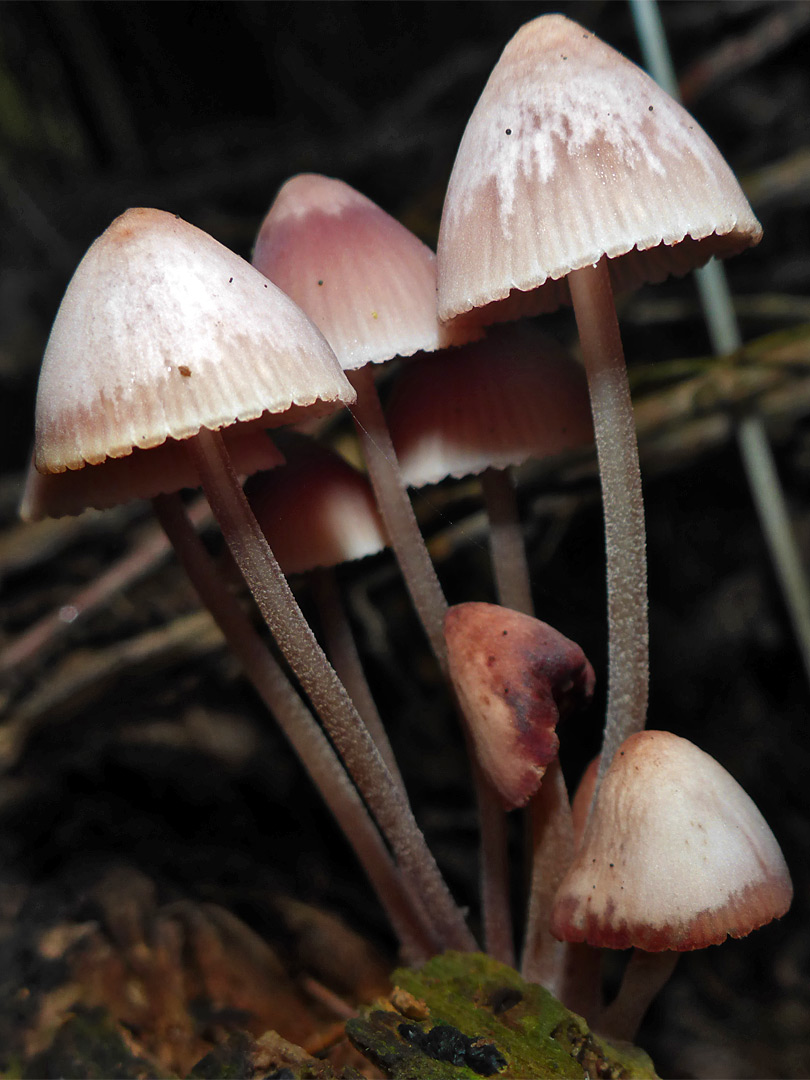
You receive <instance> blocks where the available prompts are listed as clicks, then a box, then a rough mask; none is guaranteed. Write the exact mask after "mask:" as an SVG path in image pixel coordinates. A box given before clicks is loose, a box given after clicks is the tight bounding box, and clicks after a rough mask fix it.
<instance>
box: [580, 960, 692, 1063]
mask: <svg viewBox="0 0 810 1080" xmlns="http://www.w3.org/2000/svg"><path fill="white" fill-rule="evenodd" d="M680 955H681V954H680V953H678V952H657V953H648V952H642V951H641V949H633V955H632V956H631V957H630V960H629V962H628V964H627V967H626V969H625V972H624V978H623V979H622V985H621V987H620V988H619V992H618V994H617V995H616V997H615V999H614V1000H613V1001H612V1002H611V1003H610V1005H608V1007H607V1008H606V1009H605V1011H604V1012H603V1013H602V1015H601V1017H600V1019H599V1031H600V1032H601V1033H604V1034H605V1035H610V1036H612V1037H613V1038H614V1039H626V1040H627V1042H632V1041H633V1040H634V1039H635V1037H636V1033H637V1031H638V1029H639V1025H640V1024H641V1021H642V1020H643V1019H644V1014H645V1013H646V1011H647V1009H649V1007H650V1005H651V1004H652V1002H653V1000H654V998H655V997H656V996H657V995H658V993H659V992H660V991H661V990H662V989H663V988H664V986H666V984H667V982H668V981H669V978H670V976H671V975H672V972H673V971H674V970H675V965H676V964H677V962H678V957H679V956H680Z"/></svg>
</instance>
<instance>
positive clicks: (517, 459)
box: [386, 325, 593, 615]
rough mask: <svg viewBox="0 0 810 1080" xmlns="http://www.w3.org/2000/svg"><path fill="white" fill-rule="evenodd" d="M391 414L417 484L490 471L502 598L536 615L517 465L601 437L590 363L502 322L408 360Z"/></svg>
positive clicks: (488, 498)
mask: <svg viewBox="0 0 810 1080" xmlns="http://www.w3.org/2000/svg"><path fill="white" fill-rule="evenodd" d="M386 414H387V418H388V427H389V429H390V431H391V441H392V443H393V445H394V449H395V450H396V454H397V457H398V458H399V463H400V468H401V470H402V475H403V477H404V478H405V480H406V482H407V483H408V484H409V486H411V487H417V488H418V487H423V486H425V485H427V484H436V483H439V482H440V481H441V480H444V479H446V478H448V477H453V478H455V479H460V478H461V477H464V476H480V477H481V486H482V490H483V494H484V503H485V506H486V509H487V515H488V517H489V524H490V528H489V534H490V548H491V555H492V563H493V568H494V573H495V581H496V584H497V593H498V601H499V602H500V603H501V604H503V605H504V607H507V608H511V609H512V610H514V611H522V612H524V613H525V614H527V615H531V614H533V611H534V608H533V604H532V597H531V585H530V580H529V568H528V563H527V559H526V549H525V545H524V543H523V538H522V534H521V527H520V519H519V516H518V510H517V500H516V497H515V490H514V484H513V480H512V467H513V466H516V465H520V464H522V463H523V462H525V461H527V460H528V459H529V458H546V459H551V458H554V457H556V456H558V455H560V454H563V453H564V452H565V451H567V450H573V449H575V448H578V447H581V446H584V445H586V444H588V443H592V442H593V424H592V423H591V416H590V408H589V405H588V388H587V383H586V380H585V374H584V372H583V370H582V367H581V366H580V365H579V364H577V362H576V361H575V360H574V359H573V358H572V357H571V356H570V355H569V354H568V353H567V352H566V350H565V349H563V348H562V347H561V346H560V345H559V344H558V343H557V342H556V341H554V339H553V338H550V337H548V336H547V335H545V334H542V333H540V332H539V331H536V330H534V328H533V327H529V326H525V325H524V326H519V327H518V326H512V327H502V328H500V327H499V328H498V329H497V330H494V331H492V332H491V333H490V334H489V336H488V337H487V338H485V339H484V340H483V341H477V342H474V343H473V344H470V345H462V346H461V348H458V349H450V350H445V351H443V352H442V353H440V354H438V355H437V356H435V357H433V356H425V357H419V358H418V359H416V360H413V361H411V363H409V364H407V365H406V366H405V367H404V368H403V370H402V371H401V372H400V373H399V375H398V378H397V381H396V384H395V387H394V391H393V393H392V395H391V400H390V402H389V406H388V409H387V410H386Z"/></svg>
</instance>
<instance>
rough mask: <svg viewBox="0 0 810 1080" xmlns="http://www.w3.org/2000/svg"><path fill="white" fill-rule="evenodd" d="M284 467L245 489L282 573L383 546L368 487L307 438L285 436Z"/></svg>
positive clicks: (330, 563)
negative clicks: (285, 461)
mask: <svg viewBox="0 0 810 1080" xmlns="http://www.w3.org/2000/svg"><path fill="white" fill-rule="evenodd" d="M283 447H284V454H285V457H286V459H287V463H286V464H285V465H283V466H282V467H281V468H279V469H273V471H272V472H267V473H265V472H262V473H259V474H258V475H254V476H252V477H251V479H250V480H249V481H248V483H247V485H246V487H245V494H246V495H247V497H248V500H249V502H250V505H251V508H252V509H253V513H254V514H255V515H256V520H257V521H258V522H259V525H260V526H261V528H262V531H263V532H264V534H265V536H266V537H267V540H268V543H269V544H270V547H271V548H272V549H273V554H274V555H275V556H276V558H277V559H278V561H279V564H280V566H281V569H282V570H283V571H284V573H285V574H301V573H305V572H306V571H307V570H312V569H314V568H315V567H318V566H337V565H338V564H339V563H342V562H350V561H353V560H355V559H364V558H365V557H366V556H368V555H376V554H377V552H379V551H382V550H383V548H385V547H386V545H387V543H388V541H387V540H386V537H385V532H384V529H383V524H382V521H381V520H380V515H379V512H378V510H377V505H376V503H375V502H374V495H373V493H372V490H371V484H370V483H369V482H368V480H367V479H366V477H365V476H364V475H363V473H361V472H359V471H358V470H357V469H355V468H353V467H352V466H351V465H350V464H349V463H348V462H347V461H346V460H345V459H344V458H342V457H341V456H340V455H339V454H336V453H335V452H334V451H333V450H329V449H327V448H326V447H324V446H321V445H320V444H318V443H316V442H313V441H312V440H311V439H305V438H303V437H302V436H298V437H297V438H295V439H293V438H290V437H287V438H285V439H284V442H283Z"/></svg>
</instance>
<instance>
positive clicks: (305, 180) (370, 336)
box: [253, 174, 470, 668]
mask: <svg viewBox="0 0 810 1080" xmlns="http://www.w3.org/2000/svg"><path fill="white" fill-rule="evenodd" d="M253 263H254V265H255V266H256V267H258V269H259V270H261V272H262V273H263V274H266V275H267V277H268V278H269V279H270V280H271V281H274V282H275V283H276V284H277V285H278V286H279V287H280V288H282V289H283V290H284V292H286V293H287V295H288V296H291V297H292V298H293V300H295V302H296V303H297V304H299V305H300V307H301V308H302V310H303V311H305V312H306V313H307V315H309V317H310V318H311V319H312V321H313V322H314V323H315V325H316V326H317V327H318V328H319V329H320V330H321V332H322V333H323V335H324V337H325V338H326V340H327V341H328V342H329V344H330V345H331V346H332V348H333V349H334V351H335V354H336V355H337V357H338V360H339V361H340V363H341V365H342V366H343V368H344V370H345V371H347V372H349V375H350V379H351V382H352V385H353V386H354V388H355V389H356V391H357V401H356V403H355V405H354V407H353V410H352V415H353V417H354V420H355V425H356V428H357V433H358V437H359V439H360V443H361V445H362V448H363V454H364V456H365V459H366V464H367V466H368V471H369V477H370V479H371V483H372V486H373V488H374V493H375V495H376V498H377V503H378V505H379V507H380V513H381V514H382V518H383V521H384V522H385V526H386V529H387V532H388V535H389V536H390V538H391V544H392V547H393V549H394V552H395V554H396V557H397V561H398V562H399V565H400V567H401V569H402V573H403V576H404V579H405V583H406V585H407V587H408V589H409V591H410V593H411V597H412V599H413V602H414V606H415V608H416V611H417V613H418V615H419V618H420V620H421V622H422V625H423V626H424V629H425V632H426V634H427V637H428V640H429V641H430V644H431V648H432V649H433V652H434V654H435V655H436V658H437V659H438V661H439V663H440V665H441V666H442V668H444V667H445V655H444V638H443V636H442V620H443V619H444V613H445V611H446V609H447V602H446V601H445V598H444V594H443V592H442V589H441V586H440V584H439V581H438V578H437V577H436V572H435V570H434V568H433V564H432V562H431V560H430V556H429V555H428V552H427V549H426V548H425V544H424V541H423V539H422V534H421V533H420V531H419V526H418V524H417V522H416V518H415V517H414V513H413V507H412V506H411V502H410V499H409V498H408V493H407V490H406V487H405V483H404V481H403V479H402V477H401V474H400V470H399V466H398V463H397V459H396V454H395V453H394V449H393V446H392V445H391V439H390V436H389V434H388V428H387V425H386V423H385V417H384V415H383V412H382V408H381V407H380V401H379V397H378V395H377V390H376V387H375V385H374V373H373V367H374V365H378V364H381V363H384V362H385V361H387V360H391V359H392V358H393V357H395V356H412V355H413V354H414V353H415V352H417V351H418V350H423V351H433V350H435V349H439V348H442V347H443V346H445V345H450V344H457V343H459V342H461V341H466V340H468V339H469V337H470V333H469V332H465V329H464V326H463V325H460V326H458V327H455V328H453V329H443V328H442V326H441V325H440V323H439V321H438V317H437V315H436V266H435V263H436V257H435V255H434V254H433V252H432V251H431V250H430V249H429V248H428V247H427V246H426V245H425V244H423V243H422V242H421V240H419V239H418V238H417V237H416V236H414V235H413V233H411V232H410V231H409V230H408V229H406V228H405V226H404V225H401V224H400V223H399V222H398V221H396V220H395V219H394V218H393V217H391V215H390V214H387V213H385V211H384V210H382V209H381V208H380V207H379V206H377V205H375V203H373V202H372V201H371V200H370V199H367V198H366V197H365V195H361V194H360V192H359V191H355V190H354V188H352V187H350V186H349V185H348V184H345V183H344V182H343V181H342V180H335V179H332V178H330V177H326V176H318V175H315V174H303V175H300V176H294V177H292V178H291V179H290V180H288V181H287V182H286V183H285V184H284V185H283V187H282V188H281V190H280V191H279V193H278V195H277V196H276V198H275V201H274V202H273V205H272V206H271V207H270V210H269V211H268V213H267V216H266V218H265V220H264V223H263V224H262V227H261V229H260V230H259V235H258V237H257V240H256V247H255V250H254V253H253Z"/></svg>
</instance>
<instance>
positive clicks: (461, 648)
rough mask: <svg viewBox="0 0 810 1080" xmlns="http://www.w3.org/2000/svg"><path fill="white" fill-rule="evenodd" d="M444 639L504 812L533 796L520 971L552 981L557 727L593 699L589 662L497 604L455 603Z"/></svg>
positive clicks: (561, 862) (563, 830) (565, 821)
mask: <svg viewBox="0 0 810 1080" xmlns="http://www.w3.org/2000/svg"><path fill="white" fill-rule="evenodd" d="M445 637H446V639H447V655H448V661H449V666H450V676H451V678H452V681H453V686H454V687H455V690H456V694H457V695H458V698H459V700H460V702H461V706H462V714H463V715H464V717H465V718H466V720H467V723H468V726H469V734H470V737H471V740H472V742H473V744H474V746H475V752H476V753H475V757H476V759H477V761H478V763H479V765H480V767H481V769H482V770H483V772H484V774H485V776H486V778H487V779H488V781H489V782H490V783H491V784H492V785H493V786H494V788H495V790H496V791H497V792H498V794H499V796H500V798H501V800H502V802H503V805H504V807H505V808H506V809H507V810H514V809H516V808H518V807H521V806H526V805H527V803H529V802H530V801H531V815H532V827H533V833H534V835H533V859H532V882H531V893H530V906H529V918H528V926H527V932H526V948H525V950H524V975H525V977H527V978H531V979H535V980H537V981H540V982H543V983H544V985H546V986H548V987H549V988H552V987H554V986H555V984H556V981H557V979H558V977H559V974H560V972H559V970H558V968H559V961H560V958H561V956H562V950H561V949H559V948H558V947H555V942H553V940H552V939H551V937H550V935H549V931H548V919H549V912H550V907H551V901H552V898H553V896H554V893H555V890H556V887H557V884H558V883H559V881H560V880H561V878H562V875H563V873H564V872H565V869H566V867H567V865H568V863H569V862H570V860H571V857H572V855H573V833H572V828H571V814H570V808H569V805H568V794H567V792H566V789H565V783H564V781H563V778H562V772H561V771H560V769H559V763H558V761H557V750H558V748H559V739H558V737H557V734H556V726H557V722H558V720H559V719H560V717H564V716H566V715H567V714H568V713H570V712H572V711H574V710H575V709H577V708H579V707H580V706H581V705H582V704H583V703H584V702H586V701H588V700H589V699H590V697H591V695H592V694H593V687H594V674H593V668H592V667H591V665H590V664H589V663H588V661H587V659H586V657H585V654H584V653H583V652H582V649H580V647H579V646H578V645H576V644H575V643H574V642H573V641H570V640H569V639H568V638H566V637H564V636H563V635H562V634H560V633H559V632H558V631H557V630H555V629H554V628H553V627H551V626H549V625H548V624H546V623H543V622H540V620H539V619H535V618H533V617H532V616H530V615H525V614H523V613H522V612H517V611H510V610H509V609H508V608H503V607H499V606H498V605H495V604H482V603H466V604H456V605H454V606H453V607H451V608H450V610H449V611H448V613H447V617H446V619H445Z"/></svg>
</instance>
